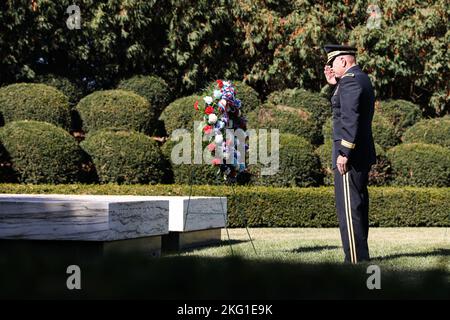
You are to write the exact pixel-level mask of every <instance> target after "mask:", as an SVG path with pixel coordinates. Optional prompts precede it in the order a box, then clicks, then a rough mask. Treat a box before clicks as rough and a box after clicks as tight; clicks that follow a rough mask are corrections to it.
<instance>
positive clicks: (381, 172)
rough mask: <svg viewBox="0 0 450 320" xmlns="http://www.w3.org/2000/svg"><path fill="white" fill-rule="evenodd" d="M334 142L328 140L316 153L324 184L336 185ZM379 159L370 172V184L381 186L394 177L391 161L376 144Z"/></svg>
mask: <svg viewBox="0 0 450 320" xmlns="http://www.w3.org/2000/svg"><path fill="white" fill-rule="evenodd" d="M332 150H333V142H332V141H331V140H326V141H325V143H324V144H323V145H321V146H319V147H318V148H317V149H316V154H317V155H318V156H319V158H320V163H321V167H322V172H323V174H324V184H325V185H327V186H329V185H334V172H333V167H332V159H331V157H332V153H333V151H332ZM375 150H376V154H377V161H376V163H375V164H374V165H373V166H372V168H371V170H370V172H369V185H372V186H381V185H387V184H389V183H390V181H391V179H392V174H391V169H390V164H389V161H388V160H387V157H386V152H385V151H384V150H383V148H382V147H381V146H380V145H378V144H375Z"/></svg>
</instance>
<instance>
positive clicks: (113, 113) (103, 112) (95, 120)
mask: <svg viewBox="0 0 450 320" xmlns="http://www.w3.org/2000/svg"><path fill="white" fill-rule="evenodd" d="M76 109H77V111H78V112H79V114H80V118H81V120H82V124H83V129H84V131H86V132H89V131H95V130H101V129H117V130H135V131H139V132H144V133H149V132H151V131H152V130H153V128H151V124H152V121H153V119H154V113H153V111H152V110H151V108H150V104H149V103H148V101H147V100H146V99H145V98H143V97H141V96H139V95H137V94H135V93H133V92H130V91H125V90H106V91H96V92H94V93H92V94H90V95H88V96H86V97H84V98H83V99H81V101H80V102H79V103H78V105H77V107H76Z"/></svg>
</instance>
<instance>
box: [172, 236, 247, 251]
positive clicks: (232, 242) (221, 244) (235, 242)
mask: <svg viewBox="0 0 450 320" xmlns="http://www.w3.org/2000/svg"><path fill="white" fill-rule="evenodd" d="M246 242H250V240H236V239H231V240H221V241H220V242H214V243H206V244H204V245H197V246H194V247H191V248H189V247H188V248H184V249H183V250H181V251H177V252H175V253H189V252H193V251H198V250H205V249H209V248H220V247H224V248H226V249H227V250H230V245H231V246H234V245H238V244H241V243H246ZM233 249H234V247H233ZM170 253H171V254H173V253H174V251H171V252H170Z"/></svg>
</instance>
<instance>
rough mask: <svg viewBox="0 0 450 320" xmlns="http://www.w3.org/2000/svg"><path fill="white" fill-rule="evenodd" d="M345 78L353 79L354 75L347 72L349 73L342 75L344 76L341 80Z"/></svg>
mask: <svg viewBox="0 0 450 320" xmlns="http://www.w3.org/2000/svg"><path fill="white" fill-rule="evenodd" d="M345 77H352V78H354V77H355V74H354V73H351V72H349V73H346V74H344V75H343V76H342V78H345ZM342 78H341V79H342Z"/></svg>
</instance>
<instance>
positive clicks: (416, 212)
mask: <svg viewBox="0 0 450 320" xmlns="http://www.w3.org/2000/svg"><path fill="white" fill-rule="evenodd" d="M190 190H191V187H190V186H188V185H152V186H149V185H133V186H127V185H117V184H108V185H82V184H73V185H65V186H63V185H60V186H54V185H17V184H0V192H2V193H36V194H40V193H62V194H110V195H119V194H122V195H148V196H169V195H170V196H179V195H180V196H181V195H184V196H186V195H189V193H190ZM234 190H235V192H236V197H234V196H233V190H232V189H231V188H230V187H227V186H193V187H192V195H194V196H217V195H220V196H224V197H227V198H228V221H229V224H228V225H229V226H230V227H243V226H244V224H243V222H242V221H243V219H242V216H245V217H246V219H247V221H248V225H249V226H250V227H337V226H338V220H337V216H336V208H335V202H334V191H333V188H332V187H321V188H273V187H249V186H238V187H235V188H234ZM369 194H370V213H369V215H370V216H369V220H370V225H371V226H373V227H449V226H450V218H449V212H450V201H448V199H450V188H412V187H404V188H398V187H397V188H392V187H370V188H369ZM236 209H237V210H236Z"/></svg>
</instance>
